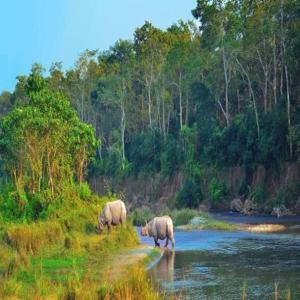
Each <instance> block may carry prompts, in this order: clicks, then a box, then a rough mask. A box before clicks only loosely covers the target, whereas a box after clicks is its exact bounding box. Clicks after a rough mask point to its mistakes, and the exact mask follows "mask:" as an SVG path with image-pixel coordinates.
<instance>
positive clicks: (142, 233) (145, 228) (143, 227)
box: [141, 222, 149, 236]
mask: <svg viewBox="0 0 300 300" xmlns="http://www.w3.org/2000/svg"><path fill="white" fill-rule="evenodd" d="M141 235H142V236H147V235H149V233H148V226H147V222H146V223H145V226H142V227H141Z"/></svg>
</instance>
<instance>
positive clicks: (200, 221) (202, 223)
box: [171, 209, 239, 230]
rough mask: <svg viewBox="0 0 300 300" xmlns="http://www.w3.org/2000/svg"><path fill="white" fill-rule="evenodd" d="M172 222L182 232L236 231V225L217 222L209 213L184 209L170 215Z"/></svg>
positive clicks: (237, 227)
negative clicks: (206, 230) (204, 230)
mask: <svg viewBox="0 0 300 300" xmlns="http://www.w3.org/2000/svg"><path fill="white" fill-rule="evenodd" d="M171 216H172V218H173V220H174V226H176V227H177V228H179V229H183V230H199V229H211V230H238V229H239V226H238V224H233V223H229V222H224V221H219V220H216V219H215V218H213V217H212V216H211V215H210V214H209V213H205V212H202V211H197V210H192V209H184V210H179V211H174V212H172V213H171Z"/></svg>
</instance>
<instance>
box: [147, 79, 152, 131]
mask: <svg viewBox="0 0 300 300" xmlns="http://www.w3.org/2000/svg"><path fill="white" fill-rule="evenodd" d="M150 77H152V76H150ZM151 81H152V79H151V78H150V79H148V78H147V77H146V87H147V95H148V116H149V126H150V129H152V116H151V114H152V97H151V85H152V84H151Z"/></svg>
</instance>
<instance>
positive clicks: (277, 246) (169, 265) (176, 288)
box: [141, 215, 300, 300]
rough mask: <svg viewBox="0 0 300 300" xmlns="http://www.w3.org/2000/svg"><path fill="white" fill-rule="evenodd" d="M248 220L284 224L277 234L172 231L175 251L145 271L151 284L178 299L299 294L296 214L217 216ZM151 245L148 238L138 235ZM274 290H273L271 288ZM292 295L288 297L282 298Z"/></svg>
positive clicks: (299, 237) (299, 234) (299, 296)
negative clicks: (281, 216)
mask: <svg viewBox="0 0 300 300" xmlns="http://www.w3.org/2000/svg"><path fill="white" fill-rule="evenodd" d="M216 217H217V218H220V219H224V218H225V219H226V220H229V221H234V220H236V221H237V219H234V218H238V222H244V221H245V222H247V223H255V224H259V223H281V224H282V223H284V224H288V225H289V226H290V227H289V230H288V231H287V232H282V233H269V234H257V233H250V232H242V231H234V232H229V231H212V230H198V231H188V232H184V231H176V232H175V239H176V247H175V251H174V252H172V251H168V252H165V254H164V255H163V257H162V258H161V260H160V261H159V262H158V263H157V264H155V265H154V266H153V267H152V268H151V269H150V270H149V275H150V278H151V280H152V283H153V285H155V287H156V288H159V289H162V290H163V291H165V292H166V293H167V294H173V295H177V296H178V297H179V299H226V300H227V299H228V300H234V299H241V298H242V295H243V294H244V295H245V294H246V295H247V299H275V294H276V293H277V296H278V297H277V299H300V230H299V226H297V225H296V224H300V220H299V219H296V218H295V219H293V220H291V219H289V218H288V220H287V221H286V222H283V221H282V219H275V218H273V217H264V218H265V219H263V222H261V220H262V219H260V218H256V217H255V218H254V217H252V219H251V220H249V218H246V217H245V218H244V219H243V217H241V216H228V215H227V216H226V215H218V216H216ZM141 240H142V242H143V243H146V244H151V245H153V239H150V238H145V237H141ZM276 291H277V292H276ZM289 296H291V297H290V298H287V297H289Z"/></svg>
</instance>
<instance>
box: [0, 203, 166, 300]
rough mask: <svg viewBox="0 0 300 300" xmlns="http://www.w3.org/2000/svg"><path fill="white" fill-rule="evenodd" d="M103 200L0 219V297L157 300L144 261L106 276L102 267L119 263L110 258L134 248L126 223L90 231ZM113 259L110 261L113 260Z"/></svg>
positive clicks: (130, 228)
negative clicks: (25, 218)
mask: <svg viewBox="0 0 300 300" xmlns="http://www.w3.org/2000/svg"><path fill="white" fill-rule="evenodd" d="M106 201H107V199H99V201H95V199H93V202H84V201H82V202H81V203H80V205H78V204H76V205H75V206H74V207H68V208H67V209H61V210H59V211H57V212H55V214H53V216H50V217H49V218H48V219H47V220H45V221H38V222H34V223H30V224H28V223H24V224H13V223H5V222H1V224H0V299H117V300H118V299H125V300H126V299H149V300H151V299H158V298H161V295H158V294H157V293H156V292H155V291H154V290H153V289H152V288H151V285H150V283H149V281H148V278H147V276H146V273H145V263H146V262H147V261H150V260H151V259H152V258H154V257H155V255H158V254H157V252H155V251H156V250H155V251H154V252H153V251H152V252H151V253H150V254H149V257H148V258H147V260H146V259H145V261H144V262H141V263H138V264H133V265H132V266H128V268H127V269H126V270H125V271H124V272H123V273H122V274H121V272H120V276H118V277H117V280H115V281H112V280H110V279H109V278H108V277H107V276H106V272H105V270H107V269H109V268H110V269H111V268H116V270H118V268H120V266H118V264H117V265H113V264H112V263H113V261H114V260H113V257H115V256H117V255H118V254H119V253H120V252H122V251H124V249H131V248H132V247H136V245H138V243H139V239H138V236H137V233H136V230H135V228H134V227H133V226H132V225H131V224H130V223H128V224H126V225H124V226H119V227H118V228H113V229H112V232H111V233H110V234H109V235H108V234H107V233H106V231H105V232H104V233H103V234H102V235H101V236H99V235H96V234H95V228H96V223H97V216H98V213H99V212H100V211H101V209H102V207H103V205H104V203H105V202H106ZM114 264H115V262H114Z"/></svg>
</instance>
